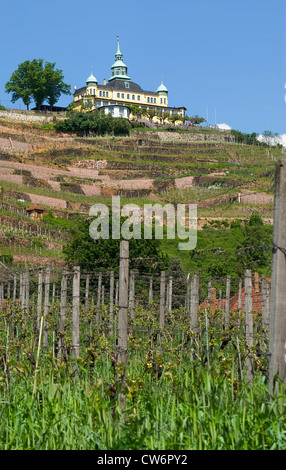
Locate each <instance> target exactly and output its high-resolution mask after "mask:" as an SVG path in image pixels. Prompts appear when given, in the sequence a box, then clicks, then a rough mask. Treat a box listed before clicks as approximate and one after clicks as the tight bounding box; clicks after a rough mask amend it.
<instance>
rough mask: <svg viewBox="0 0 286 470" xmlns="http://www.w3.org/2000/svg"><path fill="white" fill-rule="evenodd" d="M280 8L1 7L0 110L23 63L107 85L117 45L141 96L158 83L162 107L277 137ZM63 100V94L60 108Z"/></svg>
mask: <svg viewBox="0 0 286 470" xmlns="http://www.w3.org/2000/svg"><path fill="white" fill-rule="evenodd" d="M285 3H286V2H285V0H272V1H270V0H204V1H198V0H197V1H194V0H177V1H174V0H164V1H162V0H153V1H151V0H145V1H143V0H141V1H137V0H124V1H119V0H109V1H108V2H104V1H102V0H101V1H97V0H81V1H80V2H79V1H74V0H69V1H68V0H57V1H56V0H49V1H48V2H47V1H44V0H9V2H2V5H1V27H0V44H1V49H0V64H1V65H0V103H1V104H2V105H4V106H6V107H10V108H20V107H21V108H22V109H24V108H25V107H24V105H23V103H22V102H21V101H18V102H16V103H15V104H12V103H11V96H10V95H7V94H6V93H5V83H6V82H7V81H8V80H9V78H10V76H11V74H12V72H13V71H14V70H15V69H16V68H17V67H18V65H19V64H20V63H22V62H24V61H25V60H32V59H34V58H36V59H39V58H43V59H44V60H47V61H49V62H56V67H57V68H59V69H61V70H63V73H64V77H65V82H66V83H68V84H70V85H71V88H72V89H73V87H74V85H76V86H77V87H78V88H79V87H81V86H84V85H85V80H86V78H87V77H88V76H89V74H90V69H91V67H93V73H94V75H95V76H96V78H97V80H98V82H99V83H103V79H104V78H106V79H107V80H108V78H109V77H110V67H111V65H112V64H113V62H114V55H115V52H116V36H117V35H118V36H119V38H120V48H121V52H122V53H123V60H124V62H125V63H126V65H127V66H128V75H129V76H130V77H131V79H132V80H133V81H134V82H136V83H138V84H139V85H141V87H142V88H143V89H145V90H152V91H153V90H154V91H155V90H156V88H157V87H158V85H160V83H161V78H162V77H163V81H164V84H165V85H166V86H167V88H168V90H169V105H170V106H185V107H186V108H187V114H188V115H190V116H191V115H194V114H198V115H200V116H203V117H205V118H208V122H209V123H210V124H215V123H217V124H218V123H226V124H228V125H229V126H231V127H232V128H233V129H237V130H240V131H242V132H258V133H262V132H264V131H265V130H271V131H272V132H277V133H279V134H285V133H286V119H285V112H286V103H285V99H284V95H285V93H286V88H285V83H286V64H285V59H286V57H285V55H286V54H285V46H286V25H285V21H286V15H285V14H286V8H285ZM71 101H72V96H65V95H63V96H62V97H61V98H60V100H59V102H58V105H61V106H66V105H68V104H69V103H70V102H71Z"/></svg>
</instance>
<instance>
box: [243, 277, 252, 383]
mask: <svg viewBox="0 0 286 470" xmlns="http://www.w3.org/2000/svg"><path fill="white" fill-rule="evenodd" d="M244 285H245V298H244V311H245V338H246V347H247V355H246V381H247V383H249V384H252V382H253V367H252V360H251V357H250V355H251V348H252V346H253V313H252V279H251V271H250V269H246V270H245V272H244Z"/></svg>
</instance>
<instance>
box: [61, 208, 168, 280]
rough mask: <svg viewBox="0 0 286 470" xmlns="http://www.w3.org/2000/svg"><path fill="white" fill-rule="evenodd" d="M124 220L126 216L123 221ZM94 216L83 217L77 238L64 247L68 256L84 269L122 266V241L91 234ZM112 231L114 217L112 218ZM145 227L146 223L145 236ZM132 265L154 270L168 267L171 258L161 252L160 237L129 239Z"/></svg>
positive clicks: (75, 227) (110, 220)
mask: <svg viewBox="0 0 286 470" xmlns="http://www.w3.org/2000/svg"><path fill="white" fill-rule="evenodd" d="M123 221H124V219H123V218H122V220H121V222H123ZM91 222H92V220H91V219H79V220H78V221H77V222H76V223H75V226H74V228H73V230H72V234H73V239H72V241H71V242H70V243H69V244H67V245H66V247H65V248H64V255H65V257H66V260H67V262H68V263H69V264H80V266H81V268H82V269H87V270H99V269H102V270H104V269H106V270H107V269H110V268H113V269H114V270H115V271H117V270H118V266H119V243H120V240H113V239H112V237H110V239H107V240H105V239H103V238H99V239H98V240H94V239H93V238H91V236H90V234H89V227H90V224H91ZM109 227H110V233H111V230H112V228H111V227H112V219H111V215H110V217H109ZM143 231H144V227H143V224H142V236H143ZM129 255H130V268H131V269H133V268H134V269H135V268H136V269H138V270H139V271H143V270H144V271H146V270H147V271H149V272H153V271H155V270H156V269H157V268H159V267H161V268H162V266H168V263H169V260H168V257H167V256H166V255H164V254H163V253H162V251H161V242H160V240H155V239H152V240H144V239H141V240H135V239H134V238H132V239H131V240H130V241H129Z"/></svg>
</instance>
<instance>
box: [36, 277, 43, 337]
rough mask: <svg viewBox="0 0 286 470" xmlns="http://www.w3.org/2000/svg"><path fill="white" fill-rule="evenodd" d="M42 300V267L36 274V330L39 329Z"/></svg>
mask: <svg viewBox="0 0 286 470" xmlns="http://www.w3.org/2000/svg"><path fill="white" fill-rule="evenodd" d="M42 301H43V269H42V268H41V269H40V270H39V274H38V299H37V330H38V331H40V323H41V316H42Z"/></svg>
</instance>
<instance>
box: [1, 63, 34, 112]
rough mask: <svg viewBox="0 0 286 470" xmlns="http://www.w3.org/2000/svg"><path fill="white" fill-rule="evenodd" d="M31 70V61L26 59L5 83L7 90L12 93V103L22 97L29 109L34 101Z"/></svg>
mask: <svg viewBox="0 0 286 470" xmlns="http://www.w3.org/2000/svg"><path fill="white" fill-rule="evenodd" d="M30 70H31V67H30V61H29V60H26V61H25V62H23V63H22V64H20V65H19V67H18V68H17V70H15V71H14V72H13V73H12V75H11V78H10V80H9V81H8V82H7V83H6V85H5V91H6V92H7V93H12V99H11V101H12V103H15V102H16V101H18V100H20V99H21V100H22V101H23V103H24V104H25V106H26V107H27V109H29V106H30V103H31V101H32V88H31V80H30Z"/></svg>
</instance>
